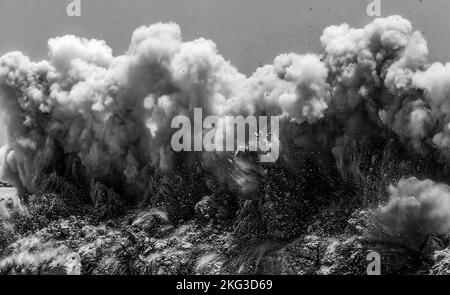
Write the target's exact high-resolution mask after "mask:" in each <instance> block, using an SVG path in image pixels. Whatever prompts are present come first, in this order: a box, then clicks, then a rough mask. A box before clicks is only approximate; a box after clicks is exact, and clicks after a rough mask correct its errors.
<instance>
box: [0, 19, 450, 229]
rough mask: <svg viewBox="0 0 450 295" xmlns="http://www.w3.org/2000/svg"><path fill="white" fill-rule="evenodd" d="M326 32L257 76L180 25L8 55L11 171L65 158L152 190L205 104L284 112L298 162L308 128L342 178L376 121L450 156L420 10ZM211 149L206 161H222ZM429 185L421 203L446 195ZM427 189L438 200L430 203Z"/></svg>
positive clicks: (56, 42)
mask: <svg viewBox="0 0 450 295" xmlns="http://www.w3.org/2000/svg"><path fill="white" fill-rule="evenodd" d="M320 41H321V44H322V48H323V52H321V53H320V54H304V55H299V54H295V53H287V54H282V55H280V56H278V57H276V58H275V59H274V62H273V64H270V65H265V66H263V67H260V68H258V69H257V70H256V71H255V73H253V74H252V75H250V76H248V77H247V76H246V75H244V74H241V73H239V71H238V70H237V69H236V68H235V67H234V66H233V65H231V63H230V62H229V61H227V60H226V59H225V58H224V57H222V56H221V55H220V54H219V52H218V49H217V47H216V45H215V44H214V43H213V42H212V41H211V40H206V39H204V38H199V39H196V40H193V41H184V40H183V39H182V36H181V30H180V28H179V26H178V25H176V24H174V23H158V24H154V25H151V26H144V27H141V28H138V29H137V30H136V31H135V32H134V33H133V35H132V37H131V42H130V45H129V48H128V50H127V51H126V52H125V53H124V54H123V55H117V56H115V55H114V54H113V51H112V49H111V48H110V47H108V46H107V44H106V43H105V42H104V41H100V40H95V39H92V40H88V39H85V38H80V37H76V36H72V35H67V36H63V37H58V38H54V39H50V40H49V42H48V58H47V59H46V60H43V61H37V62H36V61H31V60H30V59H29V58H28V57H27V56H25V55H24V54H22V53H21V52H10V53H7V54H5V55H3V56H2V57H0V97H1V99H0V103H1V107H2V109H3V110H4V112H5V117H6V119H5V121H6V125H7V137H8V143H7V145H5V146H4V147H2V148H1V150H0V163H1V164H0V176H1V179H3V180H6V181H9V182H12V183H14V184H15V185H16V186H17V187H18V189H19V190H20V191H22V192H24V193H32V192H33V190H34V186H35V179H36V177H37V176H38V175H39V174H40V173H42V171H45V170H46V169H49V167H56V166H58V167H60V166H63V168H62V170H63V171H64V173H65V174H69V175H70V176H71V177H73V178H75V179H84V180H86V181H89V180H93V179H99V180H102V181H104V182H107V183H113V184H120V186H122V187H144V186H145V185H146V184H147V183H148V181H149V179H150V175H151V174H152V173H153V172H154V171H155V170H158V171H167V170H170V169H172V168H173V158H174V156H175V154H174V152H173V151H172V150H171V147H170V139H171V136H172V134H173V132H175V130H173V129H172V128H170V125H171V124H170V123H171V120H172V118H174V117H175V116H178V115H186V116H192V114H193V110H194V108H202V110H203V115H204V116H208V115H218V116H226V115H243V116H246V115H269V116H270V115H279V116H281V118H282V120H283V124H282V127H281V128H282V130H281V132H280V137H281V140H280V141H281V147H280V148H281V150H282V151H281V153H282V154H281V159H280V161H288V160H287V159H289V153H290V152H292V146H289V145H287V144H285V145H284V146H283V143H285V142H286V140H285V139H286V138H289V137H294V134H295V140H296V147H295V148H298V149H308V148H309V149H311V148H312V147H314V146H320V147H321V148H322V149H325V150H328V152H329V153H332V155H333V156H334V157H335V160H336V162H335V163H334V165H335V166H338V168H339V171H340V172H341V174H342V175H345V173H346V172H345V169H346V167H342V166H345V165H346V164H345V163H346V161H345V156H346V155H345V153H346V151H347V150H348V147H351V146H353V145H354V144H355V141H358V139H359V138H360V137H361V132H366V133H368V134H369V133H371V132H373V130H374V129H385V130H389V131H390V132H393V133H395V134H396V135H397V136H398V138H399V139H400V140H401V142H402V143H403V144H404V145H405V147H406V149H408V150H410V151H411V152H412V153H422V154H423V153H427V152H429V151H430V150H431V151H439V153H438V154H439V155H440V157H442V158H443V159H448V158H449V157H450V154H449V152H448V151H449V150H450V149H449V148H448V147H449V146H450V127H449V126H450V125H449V123H450V105H449V103H448V99H447V98H448V96H449V94H450V86H449V85H450V65H449V64H446V65H443V64H440V63H435V64H429V62H428V48H427V42H426V40H425V39H424V38H423V36H422V35H421V33H420V32H418V31H414V30H413V28H412V25H411V23H410V22H409V21H408V20H406V19H404V18H402V17H400V16H390V17H387V18H379V19H376V20H374V21H373V22H372V23H370V24H369V25H367V26H365V27H364V28H360V29H355V28H351V27H350V26H349V25H348V24H342V25H339V26H330V27H328V28H326V29H325V30H324V31H323V34H322V36H321V38H320ZM293 130H294V131H293ZM210 156H211V155H209V154H208V155H206V154H203V155H201V156H200V157H199V159H202V161H203V164H204V165H208V164H209V163H211V161H210ZM214 156H217V155H214ZM224 157H225V156H224ZM227 157H228V156H227ZM244 166H247V165H244ZM339 166H341V167H339ZM347 168H348V167H347ZM425 183H426V185H425V188H424V186H423V185H419V187H420V189H419V191H420V192H419V194H418V195H417V197H418V199H417V200H419V201H418V202H419V204H420V202H422V201H424V200H430V201H426V202H431V203H432V204H433V205H432V206H434V204H437V203H438V202H441V201H443V198H441V197H438V196H436V195H435V193H436V191H435V190H433V189H432V187H433V186H434V185H435V184H434V183H432V182H425ZM410 185H411V186H412V187H417V185H416V184H415V183H414V181H406V182H403V183H401V185H400V188H399V192H398V193H396V195H401V194H403V190H405V187H407V186H410ZM125 190H126V189H125ZM423 190H425V193H424V194H425V195H426V196H428V195H429V193H428V191H431V192H432V193H431V196H432V197H430V198H428V197H423V200H422V191H423ZM437 191H438V192H440V191H443V192H446V189H444V187H442V186H439V185H437ZM402 204H403V203H402ZM392 206H393V205H391V207H392ZM406 207H407V208H409V207H408V206H406ZM389 208H390V207H389ZM386 210H388V211H389V210H390V209H386ZM426 212H428V211H426ZM430 212H434V211H430ZM432 214H434V213H432ZM425 215H426V216H430V215H429V214H428V213H425ZM433 216H434V215H433ZM444 229H445V230H446V228H439V230H444Z"/></svg>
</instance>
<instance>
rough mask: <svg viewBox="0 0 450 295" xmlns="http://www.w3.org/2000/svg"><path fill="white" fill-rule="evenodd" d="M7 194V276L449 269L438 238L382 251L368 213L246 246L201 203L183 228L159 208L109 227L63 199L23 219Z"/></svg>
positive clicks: (0, 266)
mask: <svg viewBox="0 0 450 295" xmlns="http://www.w3.org/2000/svg"><path fill="white" fill-rule="evenodd" d="M2 192H3V195H4V198H3V199H5V197H6V198H7V199H8V200H7V201H6V206H3V209H2V210H3V211H2V212H3V217H2V218H3V222H2V227H1V232H0V237H1V239H2V240H1V241H2V245H3V246H2V248H1V251H2V259H1V260H0V273H1V274H296V275H311V274H320V275H335V274H366V268H367V265H368V262H367V260H366V257H367V254H368V252H370V251H377V252H378V253H379V254H380V255H381V257H382V263H381V266H382V273H383V274H448V273H449V269H450V251H449V250H448V248H447V247H448V245H449V239H448V238H447V237H442V236H430V237H429V238H428V240H427V241H426V242H425V243H424V245H423V246H422V247H421V249H419V250H418V251H416V250H412V249H408V248H406V247H403V246H401V245H396V244H387V243H383V242H380V241H377V240H376V239H373V238H370V237H368V236H367V235H366V234H365V230H366V229H367V222H366V221H367V215H368V213H367V212H366V211H361V210H360V211H354V212H352V213H351V214H350V215H349V218H348V219H347V220H346V221H345V225H344V227H343V229H342V230H341V231H337V230H336V219H333V216H334V215H335V214H337V213H338V212H339V210H338V209H337V208H336V210H334V209H332V208H328V210H324V211H321V212H320V213H319V214H317V215H316V216H314V217H313V218H311V220H312V221H311V222H310V224H309V225H307V227H306V231H305V232H304V234H301V235H300V236H298V237H297V238H295V239H292V240H291V241H287V242H286V241H285V242H274V241H270V240H267V241H258V242H256V243H254V244H248V245H246V246H245V247H242V246H241V245H239V243H238V242H237V241H238V239H237V238H236V230H235V226H233V224H223V223H222V224H220V223H217V222H214V221H213V220H208V218H205V217H204V216H202V210H200V209H199V207H200V206H201V205H202V206H203V210H206V209H209V208H208V206H207V205H205V204H201V203H200V204H198V206H197V209H196V210H197V215H196V216H197V217H196V218H193V219H191V220H188V221H182V222H180V223H178V224H176V225H174V224H172V223H171V222H170V221H169V219H168V216H167V214H166V213H165V212H163V211H158V210H155V209H145V210H144V209H130V210H127V211H126V212H124V213H122V214H120V215H119V216H117V217H115V218H111V219H109V220H108V221H101V219H99V218H98V213H96V212H95V211H90V210H91V209H90V208H89V207H86V208H81V207H83V206H81V207H78V208H70V209H68V208H65V206H66V204H65V203H64V202H60V203H58V202H57V201H56V200H60V199H61V198H60V197H58V196H54V197H52V196H48V198H47V199H45V200H42V199H40V202H39V203H40V204H41V206H39V208H34V207H33V206H32V205H31V206H29V208H31V209H28V210H27V211H28V212H26V213H23V212H22V213H17V212H19V211H18V208H17V203H14V202H11V201H9V200H10V197H11V195H9V194H11V193H12V190H11V189H3V190H2ZM42 202H45V204H43V203H42ZM4 203H5V201H4V200H2V204H4ZM31 204H33V200H31ZM42 204H43V205H42ZM72 205H73V204H72ZM67 210H68V211H67ZM83 210H87V211H83ZM5 212H6V213H8V214H7V215H6V214H5ZM15 212H16V213H15ZM81 212H82V213H83V214H80V213H81ZM203 213H204V211H203ZM52 214H54V215H52ZM58 215H59V216H58ZM13 217H14V218H13ZM336 232H340V233H339V234H330V233H336Z"/></svg>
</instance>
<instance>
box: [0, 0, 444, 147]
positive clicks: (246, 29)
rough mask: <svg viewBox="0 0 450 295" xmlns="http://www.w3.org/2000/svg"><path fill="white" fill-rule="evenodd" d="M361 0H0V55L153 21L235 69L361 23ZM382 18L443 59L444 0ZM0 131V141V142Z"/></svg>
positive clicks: (399, 8) (408, 4)
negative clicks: (70, 11) (400, 22)
mask: <svg viewBox="0 0 450 295" xmlns="http://www.w3.org/2000/svg"><path fill="white" fill-rule="evenodd" d="M369 2H370V1H369V0H277V1H274V0H81V4H82V16H81V17H68V16H67V15H66V6H67V5H68V3H69V1H68V0H31V1H30V0H1V1H0V54H3V53H5V52H7V51H10V50H21V51H23V52H25V53H26V54H27V55H29V56H31V57H32V58H36V59H42V58H44V57H45V55H46V53H47V40H48V39H49V38H50V37H55V36H60V35H63V34H67V33H71V34H76V35H82V36H85V37H89V38H97V39H102V40H106V41H107V43H108V45H109V46H111V47H112V48H113V49H114V53H115V54H116V55H117V54H121V53H123V52H124V51H125V50H126V48H127V46H128V43H129V40H130V38H131V33H132V32H133V30H134V29H135V28H136V27H139V26H141V25H148V24H152V23H155V22H160V21H174V22H176V23H178V24H179V25H180V26H181V29H182V32H183V36H184V39H185V40H192V39H194V38H198V37H206V38H209V39H212V40H213V41H214V42H215V43H216V44H217V45H218V48H219V51H220V52H221V54H222V55H223V56H224V57H225V58H226V59H229V60H230V61H231V62H232V63H233V64H234V65H235V66H236V67H237V68H238V69H239V70H240V71H241V72H244V73H246V74H249V73H252V72H253V71H254V70H255V68H256V67H257V66H258V65H259V64H266V63H270V62H272V61H273V58H274V57H275V56H277V55H278V54H280V53H282V52H296V53H306V52H318V51H319V49H320V46H319V37H320V35H321V32H322V30H323V29H324V28H325V27H326V26H328V25H331V24H340V23H342V22H347V23H349V24H350V25H352V26H358V27H359V26H362V25H364V24H366V23H368V22H369V21H370V20H371V18H370V17H369V16H367V15H366V6H367V4H368V3H369ZM381 3H382V10H381V11H382V16H388V15H391V14H400V15H402V16H404V17H406V18H408V19H409V20H410V21H411V22H412V23H413V25H414V27H415V28H416V29H418V30H420V31H422V32H423V33H424V34H425V37H426V39H427V40H428V45H429V48H430V52H431V58H432V59H433V60H440V61H447V60H450V58H449V55H450V54H449V53H450V21H449V15H448V14H449V11H450V9H449V6H450V1H449V0H381ZM1 138H2V136H1V130H0V144H1V143H2V139H1Z"/></svg>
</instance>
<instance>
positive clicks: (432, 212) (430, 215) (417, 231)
mask: <svg viewBox="0 0 450 295" xmlns="http://www.w3.org/2000/svg"><path fill="white" fill-rule="evenodd" d="M389 193H390V197H389V202H388V203H387V204H386V205H384V206H382V207H380V209H379V210H378V211H377V213H376V220H377V223H376V224H377V225H378V226H379V228H378V230H379V233H380V234H382V235H383V236H385V237H383V239H384V240H390V241H393V242H398V243H402V244H405V245H406V246H410V247H411V248H414V249H418V248H419V247H420V246H421V245H422V243H424V242H425V241H426V238H427V236H428V235H430V234H447V233H449V232H450V187H449V186H448V185H446V184H437V183H435V182H433V181H431V180H423V181H420V180H418V179H417V178H415V177H412V178H409V179H403V180H401V181H399V183H398V184H397V185H396V186H391V187H390V188H389ZM386 237H387V238H386Z"/></svg>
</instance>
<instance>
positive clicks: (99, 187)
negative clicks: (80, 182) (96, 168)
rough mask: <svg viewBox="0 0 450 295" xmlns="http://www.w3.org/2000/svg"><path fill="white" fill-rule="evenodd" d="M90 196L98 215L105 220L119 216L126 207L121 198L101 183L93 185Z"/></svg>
mask: <svg viewBox="0 0 450 295" xmlns="http://www.w3.org/2000/svg"><path fill="white" fill-rule="evenodd" d="M90 196H91V201H92V203H93V204H94V208H95V210H96V211H97V214H98V215H99V217H100V218H101V219H103V220H105V219H109V218H113V217H115V216H117V215H118V214H119V213H120V212H121V211H122V209H123V207H124V204H123V202H122V200H121V197H120V196H119V195H118V194H117V193H116V192H115V191H114V190H113V189H111V188H109V187H107V186H106V185H104V184H102V183H101V182H99V181H97V182H94V183H93V184H92V185H91V192H90Z"/></svg>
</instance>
